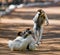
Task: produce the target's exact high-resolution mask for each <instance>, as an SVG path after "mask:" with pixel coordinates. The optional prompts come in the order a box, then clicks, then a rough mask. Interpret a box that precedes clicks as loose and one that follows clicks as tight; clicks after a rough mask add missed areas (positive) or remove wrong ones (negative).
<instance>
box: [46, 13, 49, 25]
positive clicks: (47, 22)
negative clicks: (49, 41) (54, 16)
mask: <svg viewBox="0 0 60 55" xmlns="http://www.w3.org/2000/svg"><path fill="white" fill-rule="evenodd" d="M45 18H46V24H47V25H49V21H48V17H47V15H46V14H45Z"/></svg>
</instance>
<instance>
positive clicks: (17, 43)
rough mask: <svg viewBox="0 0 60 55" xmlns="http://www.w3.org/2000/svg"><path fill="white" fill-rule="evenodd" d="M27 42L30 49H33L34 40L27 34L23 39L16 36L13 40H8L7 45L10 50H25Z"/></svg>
mask: <svg viewBox="0 0 60 55" xmlns="http://www.w3.org/2000/svg"><path fill="white" fill-rule="evenodd" d="M28 44H29V49H30V50H34V49H35V41H34V39H33V38H32V35H29V36H28V37H27V38H25V39H24V38H23V37H17V38H16V39H14V40H13V41H12V40H9V42H8V46H9V48H10V49H11V50H12V51H13V50H26V48H27V45H28Z"/></svg>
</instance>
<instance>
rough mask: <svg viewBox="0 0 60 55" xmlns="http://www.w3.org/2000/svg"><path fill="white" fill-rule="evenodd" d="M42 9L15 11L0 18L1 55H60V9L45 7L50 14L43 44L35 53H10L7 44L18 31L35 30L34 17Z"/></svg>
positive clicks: (33, 8)
mask: <svg viewBox="0 0 60 55" xmlns="http://www.w3.org/2000/svg"><path fill="white" fill-rule="evenodd" d="M38 9H40V7H30V8H20V9H15V10H14V12H12V13H11V14H10V15H6V16H4V17H2V18H0V55H60V7H45V8H44V7H43V8H42V9H44V10H45V12H46V13H47V14H48V17H49V23H50V24H49V26H46V25H45V27H44V32H43V38H42V43H41V44H40V46H39V47H37V48H36V50H35V51H12V52H11V51H10V49H9V48H8V46H7V43H8V41H9V40H10V39H15V38H16V36H17V32H18V31H24V30H25V29H26V28H31V29H32V28H33V21H32V19H33V17H34V15H35V14H36V11H37V10H38Z"/></svg>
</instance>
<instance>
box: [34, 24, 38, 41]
mask: <svg viewBox="0 0 60 55" xmlns="http://www.w3.org/2000/svg"><path fill="white" fill-rule="evenodd" d="M33 32H34V36H35V39H36V41H37V29H36V24H34V27H33Z"/></svg>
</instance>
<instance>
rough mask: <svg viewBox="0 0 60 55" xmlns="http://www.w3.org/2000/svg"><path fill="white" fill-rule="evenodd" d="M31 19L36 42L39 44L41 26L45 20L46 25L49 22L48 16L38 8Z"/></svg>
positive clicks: (41, 31)
mask: <svg viewBox="0 0 60 55" xmlns="http://www.w3.org/2000/svg"><path fill="white" fill-rule="evenodd" d="M33 21H34V26H33V31H34V35H35V39H36V44H38V45H39V44H40V43H41V42H40V41H41V38H42V33H43V26H44V23H45V21H46V24H47V25H48V24H49V22H48V17H47V15H46V13H45V12H44V11H43V10H42V9H39V10H38V11H37V14H36V15H35V17H34V18H33Z"/></svg>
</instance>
